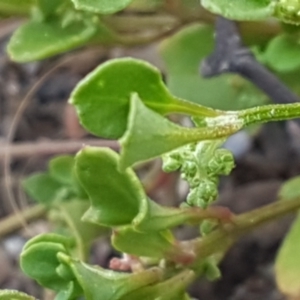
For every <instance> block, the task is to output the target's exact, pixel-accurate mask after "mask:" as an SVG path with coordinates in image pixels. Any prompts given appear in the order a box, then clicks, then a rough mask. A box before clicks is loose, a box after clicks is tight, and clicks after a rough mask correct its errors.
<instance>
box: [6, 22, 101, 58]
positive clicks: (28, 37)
mask: <svg viewBox="0 0 300 300" xmlns="http://www.w3.org/2000/svg"><path fill="white" fill-rule="evenodd" d="M96 31H97V28H96V26H95V25H93V24H92V23H89V25H87V24H86V23H84V22H82V21H77V22H73V23H72V24H70V25H68V26H65V27H63V26H62V24H61V20H59V19H51V20H49V21H47V22H34V21H32V22H29V23H27V24H25V25H22V26H21V27H19V28H18V29H17V30H16V31H15V32H14V34H13V36H12V38H11V39H10V41H9V44H8V47H7V51H8V53H9V55H10V57H11V59H13V60H14V61H17V62H28V61H33V60H40V59H44V58H47V57H49V56H52V55H56V54H59V53H62V52H64V51H67V50H70V49H73V48H76V47H79V46H82V45H84V44H85V43H86V42H88V41H89V40H90V39H91V38H92V37H93V36H94V35H95V33H96Z"/></svg>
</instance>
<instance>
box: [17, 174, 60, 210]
mask: <svg viewBox="0 0 300 300" xmlns="http://www.w3.org/2000/svg"><path fill="white" fill-rule="evenodd" d="M22 186H23V188H24V189H25V191H26V192H27V193H28V195H29V196H30V197H31V198H33V199H34V200H35V201H37V202H40V203H42V204H46V205H49V204H51V203H52V202H53V201H55V200H61V198H63V197H64V196H65V190H64V187H63V185H62V184H61V183H59V182H58V181H56V180H55V179H53V178H52V177H51V176H50V175H48V174H44V173H37V174H34V175H32V176H30V177H28V178H26V179H25V180H23V182H22Z"/></svg>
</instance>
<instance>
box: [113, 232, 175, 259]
mask: <svg viewBox="0 0 300 300" xmlns="http://www.w3.org/2000/svg"><path fill="white" fill-rule="evenodd" d="M173 242H174V239H173V237H172V234H171V232H150V233H149V232H147V233H142V232H137V231H135V230H134V229H133V228H131V227H126V228H120V229H115V230H114V231H113V235H112V244H113V246H114V248H115V249H117V250H119V251H121V252H125V253H128V254H132V255H136V256H146V257H155V258H164V257H165V256H166V254H168V252H171V250H172V248H173V246H174V245H173Z"/></svg>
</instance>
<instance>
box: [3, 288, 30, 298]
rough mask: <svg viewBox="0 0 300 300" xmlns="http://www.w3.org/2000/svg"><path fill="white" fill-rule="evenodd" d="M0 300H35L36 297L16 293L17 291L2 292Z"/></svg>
mask: <svg viewBox="0 0 300 300" xmlns="http://www.w3.org/2000/svg"><path fill="white" fill-rule="evenodd" d="M0 299H1V300H35V298H34V297H31V296H29V295H27V294H25V293H22V292H19V291H15V290H0Z"/></svg>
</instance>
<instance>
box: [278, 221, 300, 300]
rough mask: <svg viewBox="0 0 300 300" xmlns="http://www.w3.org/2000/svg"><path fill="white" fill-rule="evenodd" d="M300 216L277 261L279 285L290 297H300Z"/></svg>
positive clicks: (282, 246)
mask: <svg viewBox="0 0 300 300" xmlns="http://www.w3.org/2000/svg"><path fill="white" fill-rule="evenodd" d="M299 253H300V216H299V215H298V217H297V219H296V220H295V221H294V223H293V225H292V228H291V229H290V231H289V232H288V234H287V236H286V237H285V239H284V241H283V243H282V244H281V246H280V249H279V252H278V254H277V258H276V262H275V274H276V281H277V285H278V287H279V289H280V291H281V292H283V293H284V294H285V295H287V296H288V298H290V299H298V298H299V297H300V256H299Z"/></svg>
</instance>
